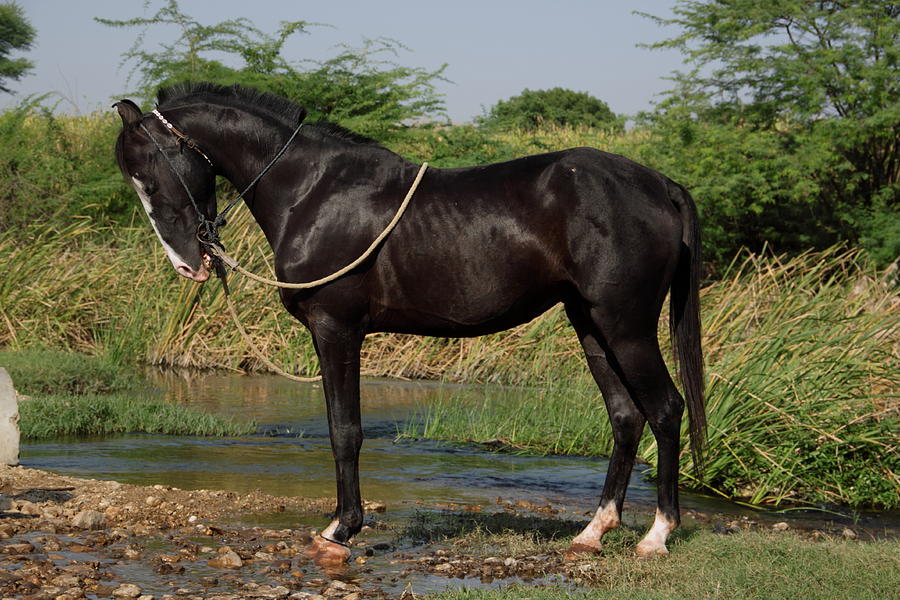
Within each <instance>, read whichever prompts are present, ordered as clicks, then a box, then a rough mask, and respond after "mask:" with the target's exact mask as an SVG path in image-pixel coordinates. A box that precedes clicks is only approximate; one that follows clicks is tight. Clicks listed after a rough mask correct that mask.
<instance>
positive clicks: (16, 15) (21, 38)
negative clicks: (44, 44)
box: [0, 2, 36, 94]
mask: <svg viewBox="0 0 900 600" xmlns="http://www.w3.org/2000/svg"><path fill="white" fill-rule="evenodd" d="M35 33H36V32H35V30H34V27H32V26H31V23H29V22H28V19H26V18H25V11H23V10H22V7H21V6H19V5H18V4H16V3H15V2H5V3H3V4H0V92H6V93H7V94H11V93H12V90H11V89H9V88H8V87H6V85H5V84H4V83H3V82H4V80H7V79H11V80H12V81H18V80H19V79H21V78H22V77H23V76H24V75H27V74H28V72H29V71H31V69H32V68H33V67H34V65H33V64H32V62H31V61H30V60H28V59H25V58H10V57H9V55H10V53H12V52H13V51H14V50H28V49H30V48H31V46H32V44H33V43H34V36H35Z"/></svg>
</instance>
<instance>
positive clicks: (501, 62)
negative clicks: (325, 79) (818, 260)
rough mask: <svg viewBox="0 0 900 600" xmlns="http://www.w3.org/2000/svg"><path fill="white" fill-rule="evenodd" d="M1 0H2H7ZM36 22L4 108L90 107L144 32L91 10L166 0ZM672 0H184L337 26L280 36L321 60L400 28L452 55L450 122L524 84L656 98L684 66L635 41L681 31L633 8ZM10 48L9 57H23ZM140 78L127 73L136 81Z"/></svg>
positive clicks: (106, 3) (404, 36) (38, 7)
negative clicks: (34, 97) (32, 102)
mask: <svg viewBox="0 0 900 600" xmlns="http://www.w3.org/2000/svg"><path fill="white" fill-rule="evenodd" d="M0 1H2V0H0ZM19 4H20V6H22V7H23V8H24V10H25V14H26V16H27V18H28V20H29V21H30V22H31V24H32V25H33V26H34V27H35V28H36V29H37V39H36V43H35V47H34V48H33V49H32V50H30V51H28V52H27V53H24V54H22V55H23V56H26V57H27V58H29V59H30V60H31V61H32V62H34V63H35V69H34V71H33V73H32V74H31V75H29V76H26V77H25V78H23V79H22V80H21V81H19V82H10V83H8V84H7V85H9V87H11V88H12V89H14V90H16V91H17V94H16V95H14V96H10V95H8V94H0V108H6V107H9V106H11V105H14V104H15V103H17V102H19V101H20V100H21V99H22V98H24V97H26V96H27V95H29V94H43V93H47V92H54V93H55V94H58V96H56V97H57V98H59V99H61V101H60V103H59V105H58V110H61V111H64V112H67V113H74V114H85V113H90V112H93V111H96V110H106V109H107V108H109V105H110V103H111V102H112V101H113V100H116V99H118V98H120V97H122V96H123V95H124V94H125V93H126V92H127V91H129V89H130V88H129V86H128V82H127V79H128V73H129V68H130V65H129V66H128V67H120V66H119V65H120V62H121V56H122V53H124V52H125V51H126V50H128V48H129V47H130V46H131V44H132V42H133V40H134V38H135V37H136V36H137V35H138V34H139V33H140V30H139V29H138V28H133V29H114V28H111V27H107V26H105V25H101V24H99V23H96V22H94V20H93V17H95V16H96V17H105V18H111V19H128V18H132V17H138V16H147V17H149V16H151V15H153V14H154V13H155V12H156V11H157V10H158V8H159V7H160V6H162V0H151V1H150V3H149V6H148V7H145V6H144V2H143V1H141V0H77V1H76V0H19ZM673 4H674V0H633V1H630V2H619V1H613V0H594V1H590V0H555V1H554V2H548V1H547V0H541V1H535V0H502V1H498V0H495V1H491V0H481V1H474V0H455V1H450V2H446V1H444V2H430V1H428V0H419V1H417V2H412V1H409V0H378V1H368V2H366V1H362V0H319V1H317V2H308V1H304V0H294V1H289V0H281V1H277V0H252V1H247V0H212V1H203V0H181V2H180V3H179V5H180V7H181V10H182V12H184V13H187V14H188V15H190V16H192V17H194V18H195V19H197V20H199V21H200V22H201V23H204V24H207V25H212V24H215V23H218V22H220V21H223V20H226V19H233V18H238V17H245V18H248V19H250V20H251V21H253V22H254V24H255V25H256V26H257V27H258V28H259V29H261V30H263V31H265V32H268V33H274V32H275V31H276V30H277V28H278V25H279V23H280V22H281V21H293V20H304V21H309V22H317V23H323V24H327V25H330V27H315V28H312V29H311V30H310V34H309V35H303V34H299V35H295V36H293V37H292V38H291V39H290V40H289V41H288V43H287V45H286V46H285V51H284V52H283V55H284V56H285V57H286V58H288V59H289V60H295V61H300V60H304V59H318V60H321V59H325V58H329V57H332V56H334V55H336V54H337V52H338V50H337V49H336V46H337V45H338V44H341V43H346V44H349V45H351V46H360V45H361V44H362V41H363V39H364V38H377V37H380V36H384V37H389V38H393V39H395V40H397V41H399V42H401V43H402V44H404V45H405V46H407V47H408V48H409V49H410V51H409V52H403V53H401V54H400V56H399V57H397V59H396V61H397V62H398V63H400V64H402V65H405V66H410V67H423V68H425V69H429V70H432V69H436V68H438V67H439V66H440V65H441V64H443V63H447V64H448V67H447V70H446V71H445V76H446V77H447V78H448V79H449V80H450V81H451V82H452V83H443V82H442V83H440V84H439V86H438V90H439V92H441V93H443V94H444V95H445V102H446V106H447V112H448V113H449V115H450V117H451V118H452V119H453V121H454V122H466V121H471V120H472V118H473V117H475V116H477V115H480V114H482V112H483V107H485V108H486V107H490V106H491V105H493V104H494V103H495V102H497V101H498V100H503V99H507V98H509V97H510V96H514V95H516V94H519V93H520V92H521V91H522V90H523V89H525V88H529V89H532V90H537V89H548V88H552V87H557V86H559V87H565V88H570V89H573V90H576V91H581V92H588V93H590V94H592V95H593V96H596V97H597V98H600V99H601V100H604V101H605V102H607V103H608V104H609V106H610V108H612V110H613V111H615V112H616V113H624V114H628V115H633V114H635V113H636V112H638V111H640V110H646V109H649V108H651V106H652V104H653V103H654V102H655V101H658V100H659V96H658V94H660V93H661V92H664V91H666V90H668V89H670V88H671V87H672V84H671V82H670V81H667V80H665V79H664V78H665V77H667V76H669V75H671V73H672V71H674V70H678V69H683V66H682V63H681V58H682V57H681V55H680V54H679V53H678V52H676V51H658V50H654V51H651V50H647V49H645V48H638V47H636V44H638V43H653V42H655V41H659V40H661V39H664V38H667V37H672V36H674V35H675V34H676V33H677V32H676V31H675V30H667V29H664V28H660V27H659V26H657V25H656V24H655V23H653V22H652V21H650V20H649V19H645V18H643V17H640V16H637V15H634V14H632V11H634V10H639V11H644V12H649V13H652V14H655V15H659V16H668V15H669V14H670V12H669V11H670V9H671V6H672V5H673ZM174 37H175V32H174V29H166V28H164V27H159V26H157V27H153V28H150V29H149V30H147V32H146V34H145V38H144V42H145V46H144V47H145V48H146V49H148V50H151V51H154V50H157V49H158V46H157V45H158V43H159V42H160V41H171V40H172V39H174ZM19 55H20V54H15V55H14V56H19ZM133 83H134V81H132V84H133Z"/></svg>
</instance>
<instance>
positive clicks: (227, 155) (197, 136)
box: [166, 105, 304, 236]
mask: <svg viewBox="0 0 900 600" xmlns="http://www.w3.org/2000/svg"><path fill="white" fill-rule="evenodd" d="M182 110H183V111H184V114H182V115H178V114H177V113H178V112H179V111H178V110H177V109H176V110H175V111H173V115H172V121H173V122H175V123H177V124H179V125H181V124H182V122H183V123H185V124H184V125H183V128H184V130H185V133H187V135H189V136H190V137H191V138H192V139H193V140H194V141H195V142H196V143H197V146H198V147H199V148H200V149H202V151H203V152H204V154H206V155H207V156H208V157H209V159H210V161H211V162H212V163H213V165H214V166H215V168H216V172H217V174H219V175H221V176H223V177H224V178H225V179H227V180H228V181H230V182H231V184H232V185H233V186H234V187H235V189H237V190H239V191H244V190H245V189H246V188H247V186H249V185H250V183H251V182H252V181H253V180H254V179H255V178H256V176H257V175H258V174H259V173H260V172H261V171H262V170H263V168H265V167H266V166H267V165H268V164H269V163H270V162H271V160H272V158H273V157H274V156H275V154H276V153H277V152H278V151H279V150H280V149H281V148H282V147H283V146H284V144H285V142H287V140H288V139H289V138H290V136H291V134H292V133H293V131H292V130H291V129H289V128H288V127H286V126H284V125H281V124H275V123H273V122H271V121H270V120H269V119H267V118H265V117H262V116H260V115H256V114H254V113H253V112H249V111H241V110H239V109H235V108H234V107H225V106H217V105H212V106H206V107H204V108H203V110H198V109H197V108H196V107H189V108H185V109H182ZM188 111H190V113H189V114H188ZM235 111H237V113H238V114H239V115H240V116H239V117H238V118H235V116H234V115H235ZM166 112H167V113H168V111H166ZM289 150H290V151H289V152H287V153H286V154H285V156H284V157H282V158H281V159H280V160H279V162H282V161H288V160H291V158H292V157H291V154H294V157H293V160H291V162H292V165H296V167H297V169H296V171H297V172H296V176H297V177H302V176H303V175H304V174H303V173H302V170H303V168H304V167H303V161H298V160H297V159H296V149H295V148H290V149H289ZM273 174H274V169H273ZM268 179H269V177H268V176H267V177H264V178H263V179H262V180H261V181H260V182H259V183H258V184H257V185H256V186H254V187H253V188H252V189H250V190H249V191H248V192H247V194H246V195H245V197H244V201H245V202H246V203H247V205H248V207H249V208H250V211H251V212H252V213H253V216H254V217H255V218H256V220H257V222H258V223H259V225H260V226H261V227H262V228H263V231H264V232H266V235H267V236H268V231H267V229H268V227H267V225H268V223H269V222H277V220H278V219H279V218H280V216H281V214H280V211H281V212H283V211H284V210H287V209H288V208H289V207H287V206H285V203H284V202H283V201H282V198H280V197H279V191H280V190H278V189H277V187H275V186H269V185H268V183H269V181H268ZM257 192H264V193H257Z"/></svg>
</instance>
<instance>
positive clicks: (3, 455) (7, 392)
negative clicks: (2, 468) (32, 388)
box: [0, 367, 19, 466]
mask: <svg viewBox="0 0 900 600" xmlns="http://www.w3.org/2000/svg"><path fill="white" fill-rule="evenodd" d="M0 464H3V465H10V466H15V465H17V464H19V396H18V394H16V389H15V388H14V387H13V382H12V379H11V378H10V376H9V373H7V372H6V369H4V368H3V367H0Z"/></svg>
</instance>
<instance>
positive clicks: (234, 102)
mask: <svg viewBox="0 0 900 600" xmlns="http://www.w3.org/2000/svg"><path fill="white" fill-rule="evenodd" d="M189 100H215V101H216V102H219V103H222V104H226V105H228V106H233V107H235V108H243V109H250V110H253V111H254V112H257V113H260V112H261V113H264V114H265V115H267V116H269V117H270V118H272V119H274V120H276V121H278V122H279V123H282V124H284V125H286V126H288V127H290V128H292V129H293V128H294V127H296V126H297V125H299V124H300V122H301V121H303V119H305V118H306V108H305V107H304V106H303V105H302V104H300V103H298V102H294V101H292V100H288V99H287V98H283V97H281V96H278V95H276V94H272V93H270V92H263V91H260V90H258V89H256V88H253V87H250V86H244V85H238V84H234V85H219V84H217V83H210V82H208V81H199V82H184V83H177V84H175V85H170V86H166V87H161V88H159V90H158V91H157V93H156V104H157V107H158V108H160V109H165V108H173V107H175V106H177V105H182V104H184V103H185V102H186V101H189ZM304 128H305V129H312V130H314V131H315V132H316V133H319V134H320V135H322V136H323V137H325V136H331V137H337V138H340V139H342V140H346V141H349V142H353V143H356V144H365V145H376V146H377V145H378V142H377V141H376V140H373V139H372V138H369V137H366V136H364V135H360V134H358V133H355V132H353V131H350V130H349V129H347V128H345V127H342V126H340V125H338V124H336V123H332V122H330V121H325V120H320V121H318V122H316V123H310V124H309V125H305V126H304Z"/></svg>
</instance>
